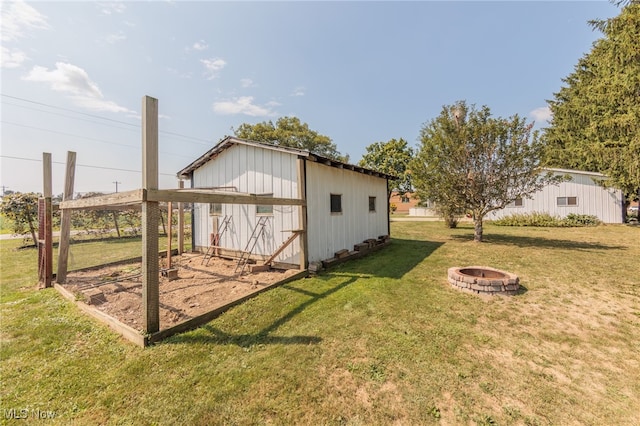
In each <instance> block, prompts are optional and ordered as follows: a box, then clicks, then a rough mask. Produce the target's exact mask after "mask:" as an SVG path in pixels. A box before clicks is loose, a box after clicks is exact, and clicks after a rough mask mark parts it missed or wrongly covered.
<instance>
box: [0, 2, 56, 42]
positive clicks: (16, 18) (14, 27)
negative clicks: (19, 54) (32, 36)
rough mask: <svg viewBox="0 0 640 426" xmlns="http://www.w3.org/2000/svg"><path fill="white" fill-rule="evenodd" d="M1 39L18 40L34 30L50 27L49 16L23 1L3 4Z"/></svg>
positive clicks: (0, 26)
mask: <svg viewBox="0 0 640 426" xmlns="http://www.w3.org/2000/svg"><path fill="white" fill-rule="evenodd" d="M1 21H2V25H0V39H1V40H2V41H5V42H6V41H16V40H18V39H20V38H22V37H25V36H26V35H28V34H29V32H30V31H32V30H43V29H48V28H49V24H48V23H47V17H46V16H44V15H43V14H41V13H40V12H38V11H37V10H36V9H34V8H33V7H31V6H30V5H28V4H26V3H25V2H23V1H17V2H11V3H5V2H3V5H2V15H1Z"/></svg>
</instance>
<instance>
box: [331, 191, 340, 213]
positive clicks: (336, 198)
mask: <svg viewBox="0 0 640 426" xmlns="http://www.w3.org/2000/svg"><path fill="white" fill-rule="evenodd" d="M331 213H342V194H331Z"/></svg>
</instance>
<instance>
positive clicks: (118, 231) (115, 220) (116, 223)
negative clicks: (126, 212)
mask: <svg viewBox="0 0 640 426" xmlns="http://www.w3.org/2000/svg"><path fill="white" fill-rule="evenodd" d="M111 214H112V216H113V224H114V225H115V226H116V233H117V234H118V238H120V227H119V226H118V214H117V213H116V212H115V211H113V212H111Z"/></svg>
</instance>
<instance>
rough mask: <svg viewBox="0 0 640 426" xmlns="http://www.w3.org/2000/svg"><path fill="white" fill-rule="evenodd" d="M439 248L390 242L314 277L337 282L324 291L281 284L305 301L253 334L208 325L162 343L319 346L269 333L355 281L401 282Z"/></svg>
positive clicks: (426, 243)
mask: <svg viewBox="0 0 640 426" xmlns="http://www.w3.org/2000/svg"><path fill="white" fill-rule="evenodd" d="M442 244H443V243H439V242H431V241H420V240H406V239H398V238H394V239H393V242H392V244H390V245H389V246H388V247H385V248H384V249H382V250H380V251H378V252H375V253H372V254H370V255H368V256H365V257H363V258H360V259H356V260H352V261H349V262H346V263H343V264H341V265H338V266H337V267H335V268H331V269H329V270H327V271H325V272H323V273H321V274H320V275H318V276H317V277H316V279H318V280H320V281H323V282H329V281H331V280H334V279H337V280H338V282H339V283H338V284H335V285H332V286H331V287H330V288H329V289H327V290H325V291H322V292H317V293H316V292H314V291H313V290H312V289H311V290H310V289H305V288H299V287H297V286H295V285H294V284H285V285H283V286H281V288H283V289H286V290H290V291H294V292H297V293H300V294H303V295H304V296H307V297H309V299H307V300H306V301H304V302H302V303H301V304H300V305H298V306H296V307H295V308H294V309H292V310H291V311H289V312H288V313H286V314H285V315H283V316H282V317H280V318H278V319H277V320H275V321H274V322H273V323H271V324H269V325H268V326H266V327H265V328H263V329H262V330H260V331H258V332H256V333H254V334H232V333H227V332H225V331H222V330H220V329H219V328H217V327H214V326H213V325H211V323H209V324H207V325H204V326H202V327H200V328H199V330H200V331H198V332H192V333H185V334H178V335H175V336H172V337H170V338H168V339H167V340H166V341H165V342H166V343H170V344H176V343H192V342H196V343H211V344H217V345H227V344H233V345H238V346H241V347H250V346H253V345H266V344H281V345H293V344H302V345H309V344H317V343H320V342H321V341H322V339H321V338H320V337H317V336H272V335H271V333H272V332H274V331H275V330H277V329H278V328H279V327H280V326H282V325H283V324H285V323H287V322H288V321H290V320H291V319H293V318H294V317H296V316H297V315H298V314H300V313H301V312H302V311H304V310H305V309H307V308H308V307H309V306H311V305H313V304H314V303H316V302H319V301H321V300H322V299H324V298H326V297H328V296H330V295H332V294H334V293H336V292H338V291H340V290H342V289H343V288H345V287H347V286H349V285H350V284H353V283H354V282H356V281H358V280H362V279H371V278H394V279H399V278H402V276H403V275H404V274H406V273H407V272H409V271H411V270H412V269H413V268H414V267H415V266H416V265H418V264H419V263H420V262H422V261H423V260H424V259H426V258H427V257H428V256H429V255H430V254H431V253H433V252H434V251H435V250H436V249H438V247H440V246H441V245H442ZM205 331H206V332H205Z"/></svg>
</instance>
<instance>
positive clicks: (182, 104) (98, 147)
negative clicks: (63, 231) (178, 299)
mask: <svg viewBox="0 0 640 426" xmlns="http://www.w3.org/2000/svg"><path fill="white" fill-rule="evenodd" d="M0 7H1V21H0V28H1V47H2V61H1V69H0V72H1V85H0V93H1V96H0V101H1V103H0V126H1V131H0V133H1V144H0V168H1V173H0V190H3V191H5V190H12V191H19V192H31V191H32V192H42V153H43V152H49V153H51V154H52V159H53V193H54V194H61V193H62V191H63V188H64V164H65V161H66V158H67V151H75V152H76V154H77V160H76V161H77V168H76V173H75V191H76V192H80V193H85V192H91V191H95V192H105V193H110V192H115V191H116V189H117V190H118V191H126V190H132V189H137V188H140V187H141V186H142V176H141V172H140V170H141V169H142V164H141V162H142V159H141V157H142V155H141V129H140V125H141V117H140V115H141V110H142V108H141V105H142V98H143V96H145V95H148V96H152V97H154V98H157V99H158V102H159V129H160V137H159V169H160V187H161V188H177V186H178V181H177V178H176V173H177V172H178V171H179V170H180V169H182V168H184V167H185V166H187V165H188V164H189V163H191V161H193V160H194V159H196V158H198V157H199V156H201V155H202V154H203V153H204V152H206V151H207V150H208V149H210V148H211V147H212V146H214V145H215V144H216V143H217V142H218V141H219V140H220V139H222V138H223V137H225V136H227V135H232V134H233V129H234V128H238V126H240V125H241V124H242V123H251V124H254V123H258V122H263V121H269V120H272V121H274V122H275V121H276V120H277V119H278V118H279V117H283V116H296V117H298V118H299V119H300V120H301V121H302V122H306V123H308V125H309V127H310V128H311V129H313V130H315V131H317V132H319V133H321V134H324V135H327V136H329V137H330V138H331V139H332V140H333V142H334V143H335V144H336V145H337V147H338V150H339V151H340V152H341V153H342V154H348V155H349V156H350V162H352V163H357V162H358V161H359V160H360V159H361V158H362V156H363V154H364V153H365V152H366V151H365V148H366V147H367V146H368V145H370V144H372V143H374V142H384V141H388V140H390V139H392V138H396V139H398V138H404V139H405V140H407V141H408V143H409V144H410V145H411V146H414V147H417V145H418V137H419V133H420V130H421V128H422V127H423V126H424V125H425V123H427V122H429V121H430V120H432V119H433V118H435V117H436V116H437V115H438V114H439V113H440V111H441V110H442V107H443V106H444V105H450V104H453V103H455V102H456V101H458V100H466V101H467V103H469V104H476V105H477V106H482V105H487V106H488V107H489V108H490V109H491V111H492V113H493V115H494V116H502V117H508V116H511V115H513V114H518V115H520V116H521V117H526V118H527V119H528V120H529V121H535V123H536V124H535V126H536V128H537V129H540V128H543V127H544V126H546V125H548V120H549V118H550V113H549V110H548V108H547V102H546V101H547V100H548V99H552V98H553V94H554V93H556V92H557V91H558V90H559V89H560V88H561V87H562V84H563V83H562V79H563V78H564V77H566V76H568V75H569V74H570V73H571V72H572V71H573V69H574V66H575V64H576V63H577V61H578V59H579V58H581V57H582V56H583V55H584V54H586V53H588V52H589V50H590V49H591V46H592V43H593V42H594V41H595V40H597V39H598V38H600V37H601V34H600V33H598V32H597V31H593V30H592V29H591V27H590V26H589V25H588V21H589V20H592V19H606V18H609V17H612V16H616V15H617V14H618V13H619V9H618V8H617V7H615V6H614V5H612V4H610V3H609V2H607V1H605V0H601V1H588V2H580V1H566V2H561V1H553V2H552V1H547V2H542V1H532V2H522V1H499V2H485V1H471V2H462V1H451V2H436V1H421V2H418V1H412V2H365V1H357V2H339V1H329V2H302V1H301V2H211V1H191V2H182V1H151V2H146V1H145V2H141V1H140V2H139V1H129V2H7V1H2V2H1V3H0Z"/></svg>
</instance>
